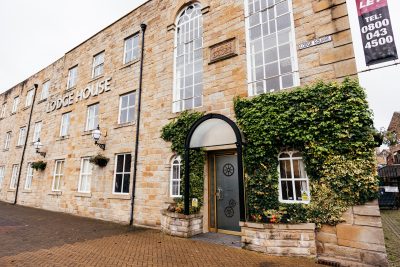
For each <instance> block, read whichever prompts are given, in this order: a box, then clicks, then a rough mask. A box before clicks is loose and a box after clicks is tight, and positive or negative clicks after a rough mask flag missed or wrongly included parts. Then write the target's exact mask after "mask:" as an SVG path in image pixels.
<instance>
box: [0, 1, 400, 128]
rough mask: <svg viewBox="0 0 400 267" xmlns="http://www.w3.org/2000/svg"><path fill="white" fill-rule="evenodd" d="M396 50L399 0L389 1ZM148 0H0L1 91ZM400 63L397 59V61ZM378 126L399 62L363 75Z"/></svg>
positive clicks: (395, 88)
mask: <svg viewBox="0 0 400 267" xmlns="http://www.w3.org/2000/svg"><path fill="white" fill-rule="evenodd" d="M387 1H388V5H389V10H390V14H391V19H392V25H393V31H394V35H395V42H396V46H397V50H398V53H400V28H399V27H398V26H399V25H400V16H396V14H398V13H399V12H400V1H397V0H387ZM144 2H146V0H57V1H54V0H35V1H32V0H0V37H1V42H0V92H3V91H5V90H7V89H10V88H11V87H12V86H14V85H16V84H18V83H19V82H21V81H23V80H24V79H26V78H28V77H29V76H31V75H33V74H34V73H36V72H38V71H39V70H41V69H42V68H44V67H46V66H48V65H49V64H51V63H52V62H54V61H55V60H57V59H58V58H60V57H62V56H63V55H64V53H65V52H67V51H68V50H70V49H72V48H73V47H75V46H76V45H78V44H80V43H81V42H82V41H84V40H85V39H87V38H89V37H90V36H92V35H93V34H95V33H96V32H98V31H100V30H101V29H103V28H104V27H106V26H108V25H109V24H111V23H112V22H114V21H116V20H117V19H119V18H120V17H122V16H124V15H125V14H127V13H129V12H130V11H131V10H133V9H134V8H135V7H137V6H139V5H140V4H142V3H144ZM348 7H349V13H350V21H351V26H352V35H353V41H354V47H355V54H356V59H357V67H358V70H359V71H362V70H365V69H367V68H366V66H365V62H364V54H363V50H362V44H361V37H360V32H359V30H358V19H357V12H356V10H355V0H348ZM397 62H399V61H397ZM359 77H360V83H361V85H362V86H363V87H364V88H366V90H367V94H368V100H369V103H370V107H371V108H372V110H373V112H374V123H375V127H376V128H378V129H379V128H381V127H385V128H386V127H387V126H388V124H389V121H390V118H391V116H392V114H393V112H394V111H400V93H399V91H400V65H397V66H393V67H387V68H383V69H379V70H372V71H368V72H363V73H361V74H360V76H359Z"/></svg>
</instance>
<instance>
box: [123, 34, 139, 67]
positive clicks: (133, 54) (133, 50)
mask: <svg viewBox="0 0 400 267" xmlns="http://www.w3.org/2000/svg"><path fill="white" fill-rule="evenodd" d="M138 57H139V34H135V35H133V36H131V37H128V38H126V39H125V44H124V63H129V62H131V61H133V60H135V59H137V58H138Z"/></svg>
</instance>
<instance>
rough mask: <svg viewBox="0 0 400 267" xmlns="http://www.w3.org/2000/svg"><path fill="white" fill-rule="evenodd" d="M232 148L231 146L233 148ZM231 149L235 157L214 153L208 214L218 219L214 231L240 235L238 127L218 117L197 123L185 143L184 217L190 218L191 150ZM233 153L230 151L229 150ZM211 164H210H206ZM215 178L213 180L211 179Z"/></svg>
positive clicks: (241, 195) (240, 141)
mask: <svg viewBox="0 0 400 267" xmlns="http://www.w3.org/2000/svg"><path fill="white" fill-rule="evenodd" d="M232 145H233V146H232ZM229 146H230V147H233V148H234V153H228V154H226V153H225V154H224V153H219V154H218V153H215V154H213V155H215V157H214V160H213V163H212V164H214V165H213V166H211V165H210V166H209V168H212V169H213V171H212V173H213V174H212V175H211V176H212V178H210V177H209V179H213V180H214V181H215V182H214V183H210V184H211V186H210V188H209V190H210V191H213V192H214V195H215V203H214V206H215V209H213V210H212V211H211V212H212V213H213V214H214V215H213V216H214V217H215V218H217V217H218V220H217V219H216V221H218V224H219V226H218V227H216V228H219V229H222V230H228V231H240V227H239V220H240V221H245V218H246V215H245V200H244V199H245V197H244V182H243V161H242V149H243V136H242V134H241V132H240V130H239V128H238V127H237V125H236V124H235V123H234V122H233V121H232V120H231V119H229V118H228V117H226V116H224V115H221V114H213V113H211V114H207V115H205V116H203V117H202V118H200V119H199V120H197V121H196V122H195V123H194V124H193V125H192V127H191V128H190V131H189V133H188V135H187V136H186V141H185V177H184V179H185V192H184V205H185V214H186V215H189V203H190V200H189V196H190V179H189V177H190V158H189V152H190V150H191V149H199V148H205V149H206V148H210V147H213V148H218V147H220V148H221V149H223V148H226V147H229ZM231 151H232V150H231ZM209 164H210V163H209ZM213 175H214V176H213Z"/></svg>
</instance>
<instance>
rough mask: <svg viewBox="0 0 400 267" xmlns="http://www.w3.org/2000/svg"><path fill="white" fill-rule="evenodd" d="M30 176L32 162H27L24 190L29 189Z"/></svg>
mask: <svg viewBox="0 0 400 267" xmlns="http://www.w3.org/2000/svg"><path fill="white" fill-rule="evenodd" d="M32 177H33V168H32V163H28V168H27V170H26V179H25V189H26V190H29V189H31V187H32Z"/></svg>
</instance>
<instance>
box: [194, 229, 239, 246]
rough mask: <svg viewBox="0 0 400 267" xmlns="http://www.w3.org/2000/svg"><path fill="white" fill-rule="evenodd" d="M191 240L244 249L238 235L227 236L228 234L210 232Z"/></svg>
mask: <svg viewBox="0 0 400 267" xmlns="http://www.w3.org/2000/svg"><path fill="white" fill-rule="evenodd" d="M191 239H192V240H196V241H203V242H207V243H213V244H219V245H224V246H229V247H234V248H241V247H242V246H241V243H240V239H241V237H240V236H236V235H227V234H220V233H211V232H209V233H204V234H199V235H196V236H193V237H192V238H191Z"/></svg>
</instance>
